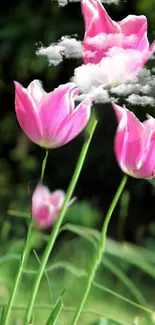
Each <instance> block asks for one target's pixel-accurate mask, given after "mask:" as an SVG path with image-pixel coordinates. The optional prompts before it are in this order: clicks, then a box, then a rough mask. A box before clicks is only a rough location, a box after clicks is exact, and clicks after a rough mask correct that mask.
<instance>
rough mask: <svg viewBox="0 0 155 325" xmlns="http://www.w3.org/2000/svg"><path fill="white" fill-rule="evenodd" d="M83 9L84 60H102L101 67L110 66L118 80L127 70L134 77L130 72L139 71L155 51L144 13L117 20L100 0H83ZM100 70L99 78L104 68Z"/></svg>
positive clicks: (92, 62)
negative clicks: (108, 12)
mask: <svg viewBox="0 0 155 325" xmlns="http://www.w3.org/2000/svg"><path fill="white" fill-rule="evenodd" d="M82 13H83V16H84V21H85V36H84V40H83V50H84V51H83V60H84V63H85V64H88V63H89V64H90V63H91V64H99V71H101V70H105V69H106V67H107V66H108V68H107V70H109V69H111V70H112V71H113V73H114V75H115V78H116V83H117V82H118V80H117V79H118V76H116V75H118V74H121V75H120V76H119V77H120V78H119V81H120V79H121V77H124V73H125V74H126V79H131V78H130V75H131V74H134V75H135V74H137V73H138V72H139V70H140V69H141V68H142V67H143V66H144V65H145V63H146V62H147V61H148V60H149V58H150V57H151V55H152V54H153V52H154V51H155V42H154V43H153V44H152V45H151V47H149V42H148V39H147V19H146V17H145V16H143V15H141V16H135V15H129V16H127V17H126V18H125V19H123V20H122V21H120V22H115V21H113V20H112V19H111V18H110V17H109V16H108V14H107V12H106V10H105V9H104V7H103V6H102V4H101V2H100V1H99V0H82ZM122 67H123V68H122ZM119 69H120V70H121V71H119ZM115 70H116V71H115ZM99 71H98V72H97V77H98V78H99V77H101V76H102V71H101V72H100V73H101V76H98V74H99ZM112 71H110V72H109V73H111V72H112ZM103 73H104V71H103ZM104 79H105V78H104ZM123 81H124V80H123ZM112 82H114V81H113V80H112Z"/></svg>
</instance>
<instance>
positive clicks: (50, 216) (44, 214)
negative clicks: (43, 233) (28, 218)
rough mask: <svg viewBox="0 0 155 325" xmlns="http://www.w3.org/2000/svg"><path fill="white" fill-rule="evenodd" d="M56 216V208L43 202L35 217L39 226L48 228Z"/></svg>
mask: <svg viewBox="0 0 155 325" xmlns="http://www.w3.org/2000/svg"><path fill="white" fill-rule="evenodd" d="M54 217H55V209H54V207H53V206H52V205H49V204H48V203H44V204H41V205H40V207H39V208H38V211H37V213H36V215H34V216H33V218H34V219H35V221H36V224H37V225H38V227H39V228H48V227H50V226H51V225H52V223H53V220H54Z"/></svg>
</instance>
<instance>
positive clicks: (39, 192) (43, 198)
mask: <svg viewBox="0 0 155 325" xmlns="http://www.w3.org/2000/svg"><path fill="white" fill-rule="evenodd" d="M64 199H65V193H64V192H63V191H61V190H57V191H55V192H53V193H51V192H50V191H49V190H48V188H47V187H46V186H43V185H41V184H39V185H37V187H36V189H35V191H34V193H33V196H32V217H33V219H34V220H35V222H36V225H37V226H38V227H39V228H48V227H51V226H52V225H53V224H54V222H55V221H56V218H57V217H58V215H59V212H60V210H61V207H62V205H63V202H64Z"/></svg>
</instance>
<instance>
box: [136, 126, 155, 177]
mask: <svg viewBox="0 0 155 325" xmlns="http://www.w3.org/2000/svg"><path fill="white" fill-rule="evenodd" d="M144 154H145V153H144ZM135 174H136V177H139V178H152V177H155V131H154V132H153V134H152V136H151V139H150V141H149V143H148V148H147V152H146V154H145V155H144V160H143V163H142V166H141V168H140V169H138V170H136V171H135Z"/></svg>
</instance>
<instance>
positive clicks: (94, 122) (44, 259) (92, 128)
mask: <svg viewBox="0 0 155 325" xmlns="http://www.w3.org/2000/svg"><path fill="white" fill-rule="evenodd" d="M96 125H97V120H96V118H95V117H94V116H92V119H91V121H90V124H89V135H88V137H87V138H86V140H85V142H84V145H83V147H82V150H81V153H80V156H79V159H78V162H77V165H76V168H75V171H74V173H73V176H72V179H71V181H70V184H69V187H68V190H67V193H66V197H65V200H64V204H63V206H62V209H61V211H60V214H59V218H58V219H57V222H56V223H55V226H54V228H53V231H52V233H51V236H50V238H49V241H48V244H47V246H46V249H45V252H44V254H43V257H42V260H41V264H40V266H39V269H38V273H37V275H36V278H35V280H34V284H33V287H32V291H31V295H30V299H29V302H28V307H27V311H26V314H25V320H24V325H28V324H29V322H30V319H31V314H32V309H33V306H34V303H35V298H36V295H37V291H38V288H39V285H40V281H41V278H42V275H43V273H44V269H45V267H46V263H47V261H48V258H49V255H50V253H51V250H52V248H53V246H54V243H55V241H56V238H57V235H58V233H59V230H60V227H61V224H62V221H63V218H64V215H65V212H66V209H67V206H68V202H69V200H70V198H71V196H72V194H73V191H74V188H75V186H76V183H77V181H78V178H79V175H80V172H81V169H82V166H83V164H84V161H85V158H86V154H87V151H88V148H89V145H90V142H91V139H92V136H93V133H94V131H95V128H96Z"/></svg>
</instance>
